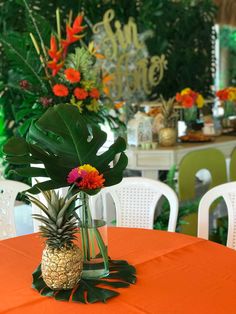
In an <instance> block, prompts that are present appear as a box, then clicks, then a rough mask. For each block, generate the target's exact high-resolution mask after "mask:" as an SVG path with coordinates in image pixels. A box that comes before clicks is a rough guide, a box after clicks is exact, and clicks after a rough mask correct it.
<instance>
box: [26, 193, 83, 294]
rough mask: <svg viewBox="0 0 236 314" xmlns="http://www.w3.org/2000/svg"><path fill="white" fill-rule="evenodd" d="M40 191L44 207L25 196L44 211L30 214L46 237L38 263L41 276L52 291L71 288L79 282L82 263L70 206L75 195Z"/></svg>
mask: <svg viewBox="0 0 236 314" xmlns="http://www.w3.org/2000/svg"><path fill="white" fill-rule="evenodd" d="M42 194H43V196H44V198H45V200H46V202H47V206H45V205H44V204H43V203H42V202H40V201H39V200H38V199H37V198H35V197H33V196H32V195H28V198H29V200H30V201H31V202H32V203H34V204H35V205H37V206H38V207H39V208H40V209H41V210H42V211H43V212H44V214H45V215H38V214H35V215H33V218H35V219H37V220H39V221H40V222H42V223H43V225H42V226H40V232H41V236H42V237H43V238H46V247H45V249H44V251H43V255H42V264H41V269H42V277H43V280H44V281H45V283H46V285H47V286H48V287H49V288H51V289H53V290H60V289H71V288H73V287H74V286H75V285H76V284H77V283H78V282H79V280H80V276H81V272H82V265H83V261H82V253H81V250H80V249H79V248H78V247H77V246H76V245H75V244H74V243H73V240H74V239H76V236H75V233H76V232H77V220H76V218H75V215H74V210H75V209H74V206H73V202H74V200H75V199H76V195H74V196H72V197H70V198H69V197H68V195H67V196H66V197H65V198H63V197H59V195H58V193H56V192H55V191H53V190H51V191H44V192H42Z"/></svg>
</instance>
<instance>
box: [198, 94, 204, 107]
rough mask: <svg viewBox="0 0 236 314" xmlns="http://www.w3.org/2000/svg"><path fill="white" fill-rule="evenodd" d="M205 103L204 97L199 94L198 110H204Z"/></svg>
mask: <svg viewBox="0 0 236 314" xmlns="http://www.w3.org/2000/svg"><path fill="white" fill-rule="evenodd" d="M204 102H205V100H204V98H203V97H202V95H201V94H198V96H197V99H196V104H197V106H198V108H202V107H203V105H204Z"/></svg>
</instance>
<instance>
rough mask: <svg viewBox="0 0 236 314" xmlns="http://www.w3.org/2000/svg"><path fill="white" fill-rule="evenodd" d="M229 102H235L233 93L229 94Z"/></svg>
mask: <svg viewBox="0 0 236 314" xmlns="http://www.w3.org/2000/svg"><path fill="white" fill-rule="evenodd" d="M228 100H229V101H234V100H235V93H234V92H233V91H230V92H229V93H228Z"/></svg>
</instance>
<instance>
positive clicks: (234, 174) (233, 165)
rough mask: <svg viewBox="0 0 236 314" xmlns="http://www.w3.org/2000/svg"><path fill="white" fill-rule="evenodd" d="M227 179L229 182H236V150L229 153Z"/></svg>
mask: <svg viewBox="0 0 236 314" xmlns="http://www.w3.org/2000/svg"><path fill="white" fill-rule="evenodd" d="M229 178H230V181H236V148H235V149H234V150H233V151H232V153H231V159H230V164H229Z"/></svg>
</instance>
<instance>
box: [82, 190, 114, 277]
mask: <svg viewBox="0 0 236 314" xmlns="http://www.w3.org/2000/svg"><path fill="white" fill-rule="evenodd" d="M96 218H99V217H97V216H96ZM80 236H81V248H82V253H83V271H82V278H87V279H96V278H101V277H105V276H107V275H108V274H109V264H108V253H107V251H108V250H107V224H106V221H104V220H103V219H93V216H92V213H91V210H90V206H89V201H88V195H87V194H86V193H84V192H81V209H80Z"/></svg>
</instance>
